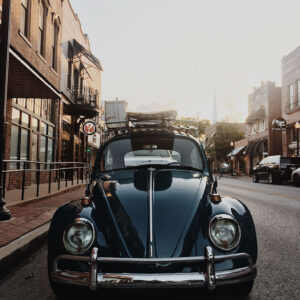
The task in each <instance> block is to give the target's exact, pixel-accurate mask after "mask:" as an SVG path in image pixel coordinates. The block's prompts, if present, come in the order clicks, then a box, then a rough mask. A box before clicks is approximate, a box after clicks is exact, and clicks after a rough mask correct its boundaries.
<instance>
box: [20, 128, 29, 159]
mask: <svg viewBox="0 0 300 300" xmlns="http://www.w3.org/2000/svg"><path fill="white" fill-rule="evenodd" d="M28 142H29V130H26V129H23V128H22V129H21V147H20V159H21V160H27V159H28V157H29V155H28V154H29V151H28V150H29V149H28Z"/></svg>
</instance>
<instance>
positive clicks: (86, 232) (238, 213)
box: [48, 125, 257, 298]
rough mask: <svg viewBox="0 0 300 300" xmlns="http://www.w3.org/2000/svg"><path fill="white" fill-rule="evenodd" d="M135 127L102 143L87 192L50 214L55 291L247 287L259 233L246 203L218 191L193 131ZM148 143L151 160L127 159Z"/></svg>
mask: <svg viewBox="0 0 300 300" xmlns="http://www.w3.org/2000/svg"><path fill="white" fill-rule="evenodd" d="M135 126H136V127H135V128H134V129H135V130H128V131H127V130H125V131H124V133H123V134H120V135H116V136H114V137H113V138H112V139H111V140H109V141H108V142H106V143H105V144H104V145H103V146H101V148H100V150H99V153H98V157H97V160H96V162H95V166H94V170H93V173H92V176H91V182H90V184H89V186H88V189H87V196H86V197H85V198H84V199H82V200H78V201H73V202H70V203H68V204H66V205H64V206H62V207H61V208H59V209H58V210H57V211H56V213H55V215H54V217H53V219H52V222H51V226H50V230H49V241H48V270H49V279H50V283H51V286H52V289H53V291H54V293H55V294H56V295H57V296H58V297H61V298H64V297H65V296H66V295H68V296H69V297H76V296H79V295H81V294H82V292H83V293H86V292H88V291H90V290H92V291H97V290H100V291H101V289H104V288H107V289H109V288H111V289H115V288H125V289H126V288H163V287H168V288H175V287H181V288H193V287H199V288H204V289H209V290H214V289H220V288H222V286H226V285H227V286H231V290H232V291H233V292H234V293H236V294H239V295H246V294H248V293H250V292H251V289H252V286H253V282H254V279H255V277H256V273H257V271H256V260H257V239H256V232H255V226H254V223H253V219H252V216H251V214H250V212H249V210H248V208H247V207H246V206H245V204H243V203H242V202H240V201H239V200H237V199H233V198H230V197H220V195H218V194H217V181H216V179H214V178H213V176H212V174H211V171H210V169H209V166H208V162H207V159H206V156H205V151H204V148H203V147H202V145H201V143H199V141H198V140H197V139H195V138H193V137H192V136H190V135H189V134H187V133H186V132H184V131H177V130H175V129H172V128H171V127H170V126H167V127H164V126H162V127H160V128H157V127H155V128H148V129H147V128H146V129H145V127H142V129H143V130H139V126H138V125H135ZM150 129H151V130H150ZM145 149H147V151H150V150H149V149H155V150H156V151H155V155H154V156H153V155H148V157H147V164H145V161H144V160H143V161H141V164H137V162H138V161H139V160H137V161H136V162H135V164H134V165H131V164H130V163H129V165H126V164H127V163H126V157H134V156H135V154H136V153H137V152H138V153H142V154H143V157H144V156H145V155H147V153H146V151H144V150H145ZM158 150H160V151H158ZM140 151H143V152H140ZM166 152H168V153H175V154H176V155H175V156H172V157H173V159H175V160H176V162H175V163H174V161H172V160H170V163H168V164H166V161H165V160H164V159H163V160H161V161H160V160H159V161H157V156H160V155H162V157H165V153H166ZM152 160H153V161H152Z"/></svg>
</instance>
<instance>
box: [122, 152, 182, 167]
mask: <svg viewBox="0 0 300 300" xmlns="http://www.w3.org/2000/svg"><path fill="white" fill-rule="evenodd" d="M180 161H181V159H180V154H179V153H178V152H177V151H170V150H163V149H154V150H136V151H131V152H128V153H126V154H125V156H124V164H125V166H126V167H129V166H139V165H147V164H163V165H167V164H171V163H172V164H176V163H178V164H180Z"/></svg>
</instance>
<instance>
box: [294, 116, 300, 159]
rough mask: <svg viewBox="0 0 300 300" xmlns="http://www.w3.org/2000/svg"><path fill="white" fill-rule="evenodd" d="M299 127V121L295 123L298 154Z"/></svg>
mask: <svg viewBox="0 0 300 300" xmlns="http://www.w3.org/2000/svg"><path fill="white" fill-rule="evenodd" d="M299 128H300V122H299V121H297V122H296V123H295V129H296V137H297V140H296V143H297V152H296V155H297V156H299Z"/></svg>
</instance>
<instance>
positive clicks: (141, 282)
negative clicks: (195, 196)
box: [50, 246, 257, 290]
mask: <svg viewBox="0 0 300 300" xmlns="http://www.w3.org/2000/svg"><path fill="white" fill-rule="evenodd" d="M204 251H205V256H199V257H175V258H117V257H97V253H98V248H93V249H92V251H91V255H90V257H87V256H75V255H60V256H58V257H56V259H55V260H54V263H53V271H51V272H50V274H51V277H52V279H53V280H54V281H57V282H60V283H64V284H71V285H82V286H89V287H90V288H91V289H92V290H96V289H97V288H99V287H100V288H155V287H157V288H163V287H166V288H170V287H204V286H207V287H208V288H209V289H210V290H213V289H215V287H216V286H219V285H228V284H237V283H240V282H246V281H250V280H254V279H255V277H256V273H257V271H256V267H255V266H254V265H253V262H252V259H251V257H250V255H249V254H247V253H238V254H229V255H218V256H214V254H213V250H212V248H211V247H209V246H207V247H205V249H204ZM240 258H245V259H247V260H248V262H249V266H248V267H243V268H238V269H233V270H226V271H218V272H215V262H219V261H224V260H228V259H240ZM60 260H74V261H83V262H90V272H74V271H66V270H59V269H58V267H57V264H58V262H59V261H60ZM165 262H168V263H182V262H195V263H197V262H198V263H200V262H205V263H206V273H198V272H193V273H151V274H136V273H120V274H117V273H116V274H115V273H114V274H111V273H97V272H98V271H97V269H98V264H102V263H134V264H156V263H165Z"/></svg>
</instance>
